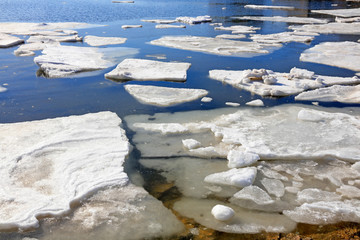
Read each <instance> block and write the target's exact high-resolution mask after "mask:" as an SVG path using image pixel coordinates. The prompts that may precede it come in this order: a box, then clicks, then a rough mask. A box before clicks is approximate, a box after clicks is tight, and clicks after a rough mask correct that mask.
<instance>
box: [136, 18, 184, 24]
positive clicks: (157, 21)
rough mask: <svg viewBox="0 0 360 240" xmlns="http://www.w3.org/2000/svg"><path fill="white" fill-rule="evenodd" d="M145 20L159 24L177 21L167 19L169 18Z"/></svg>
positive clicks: (145, 20) (144, 20)
mask: <svg viewBox="0 0 360 240" xmlns="http://www.w3.org/2000/svg"><path fill="white" fill-rule="evenodd" d="M141 21H143V22H151V23H158V24H171V23H176V22H177V21H176V20H167V19H142V20H141Z"/></svg>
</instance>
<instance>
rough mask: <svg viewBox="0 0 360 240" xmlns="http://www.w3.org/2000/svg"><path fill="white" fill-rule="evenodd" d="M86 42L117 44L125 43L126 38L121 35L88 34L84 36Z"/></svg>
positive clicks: (93, 44)
mask: <svg viewBox="0 0 360 240" xmlns="http://www.w3.org/2000/svg"><path fill="white" fill-rule="evenodd" d="M84 42H86V43H87V44H89V45H90V46H95V47H97V46H104V45H115V44H123V43H125V42H126V38H121V37H98V36H91V35H87V36H86V37H85V38H84Z"/></svg>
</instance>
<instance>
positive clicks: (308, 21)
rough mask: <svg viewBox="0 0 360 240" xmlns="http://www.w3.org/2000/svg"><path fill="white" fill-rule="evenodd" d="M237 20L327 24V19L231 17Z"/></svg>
mask: <svg viewBox="0 0 360 240" xmlns="http://www.w3.org/2000/svg"><path fill="white" fill-rule="evenodd" d="M233 18H234V19H238V20H252V21H271V22H287V23H304V24H314V23H327V22H329V21H328V20H327V19H317V18H309V17H282V16H272V17H264V16H244V17H233Z"/></svg>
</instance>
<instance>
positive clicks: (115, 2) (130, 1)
mask: <svg viewBox="0 0 360 240" xmlns="http://www.w3.org/2000/svg"><path fill="white" fill-rule="evenodd" d="M134 2H135V1H112V3H134Z"/></svg>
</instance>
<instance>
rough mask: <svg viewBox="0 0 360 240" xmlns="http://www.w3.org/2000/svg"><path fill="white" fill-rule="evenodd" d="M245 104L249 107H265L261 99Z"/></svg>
mask: <svg viewBox="0 0 360 240" xmlns="http://www.w3.org/2000/svg"><path fill="white" fill-rule="evenodd" d="M245 104H246V105H248V106H253V107H263V106H264V102H263V101H262V100H261V99H256V100H252V101H250V102H247V103H245Z"/></svg>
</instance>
